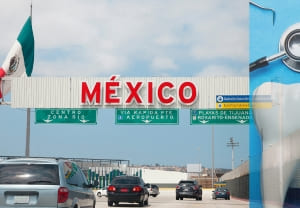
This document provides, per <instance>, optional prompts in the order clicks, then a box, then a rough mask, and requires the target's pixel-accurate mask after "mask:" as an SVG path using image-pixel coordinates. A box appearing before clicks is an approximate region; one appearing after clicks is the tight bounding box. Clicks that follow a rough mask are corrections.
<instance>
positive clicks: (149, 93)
mask: <svg viewBox="0 0 300 208" xmlns="http://www.w3.org/2000/svg"><path fill="white" fill-rule="evenodd" d="M236 86H238V87H236ZM220 92H224V93H226V94H235V95H246V94H248V93H249V85H248V78H247V77H120V76H115V75H112V76H111V77H30V78H15V79H13V81H12V92H11V107H12V108H48V109H52V108H76V109H82V108H85V109H91V108H93V109H95V108H114V109H115V108H149V109H150V108H151V109H153V108H155V109H165V108H169V109H170V108H171V109H181V108H189V109H215V108H216V95H219V93H220ZM32 95H34V96H32Z"/></svg>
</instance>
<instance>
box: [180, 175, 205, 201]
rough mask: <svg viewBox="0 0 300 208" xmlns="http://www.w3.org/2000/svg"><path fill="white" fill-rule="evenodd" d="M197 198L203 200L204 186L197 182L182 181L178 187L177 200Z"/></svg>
mask: <svg viewBox="0 0 300 208" xmlns="http://www.w3.org/2000/svg"><path fill="white" fill-rule="evenodd" d="M183 198H195V199H196V200H202V186H200V185H199V184H198V182H197V181H196V180H181V181H179V183H178V185H177V186H176V200H179V199H180V200H183Z"/></svg>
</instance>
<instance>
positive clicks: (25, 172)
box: [0, 164, 59, 185]
mask: <svg viewBox="0 0 300 208" xmlns="http://www.w3.org/2000/svg"><path fill="white" fill-rule="evenodd" d="M0 184H32V185H41V184H43V185H59V173H58V166H57V165H54V164H1V165H0Z"/></svg>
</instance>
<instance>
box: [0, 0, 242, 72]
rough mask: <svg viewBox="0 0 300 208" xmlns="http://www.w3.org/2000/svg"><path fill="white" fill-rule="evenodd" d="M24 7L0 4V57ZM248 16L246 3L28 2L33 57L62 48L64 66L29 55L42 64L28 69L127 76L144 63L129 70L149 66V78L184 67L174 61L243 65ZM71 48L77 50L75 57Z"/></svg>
mask: <svg viewBox="0 0 300 208" xmlns="http://www.w3.org/2000/svg"><path fill="white" fill-rule="evenodd" d="M29 5H30V1H29V0H28V1H27V0H26V1H22V4H20V1H18V0H3V1H0V7H1V8H6V9H5V10H3V11H2V12H1V13H0V24H1V25H3V27H2V28H5V29H6V30H5V33H2V35H1V38H2V40H4V41H3V42H4V43H3V45H2V47H1V48H0V54H6V51H8V50H9V47H11V45H12V43H13V40H15V38H16V37H17V34H18V32H19V31H20V27H21V25H22V24H24V22H25V19H26V17H27V16H28V14H29ZM16 14H18V15H16ZM247 19H248V1H246V0H245V1H241V0H231V1H230V2H227V1H224V0H213V1H211V0H202V1H199V0H187V1H181V0H164V1H158V0H154V1H148V0H122V1H111V0H99V1H95V0H85V1H82V0H44V1H37V0H33V29H34V34H35V40H36V42H35V44H36V57H40V56H39V53H41V50H44V51H51V50H49V49H53V48H62V49H65V51H68V53H66V54H65V61H63V60H60V59H59V60H51V59H49V58H47V54H46V55H45V56H43V58H39V59H37V58H36V59H35V65H36V66H43V67H41V68H40V67H39V68H38V69H37V67H36V66H35V69H36V70H39V71H38V72H36V73H38V74H40V75H46V74H48V71H49V70H53V66H56V67H55V68H64V65H66V63H67V64H68V65H69V68H72V69H73V70H72V71H71V72H66V73H68V74H67V75H68V76H69V75H72V74H78V73H79V72H77V71H76V70H77V68H78V66H86V67H89V69H86V70H87V71H89V74H90V75H91V76H93V75H103V74H106V73H107V71H109V72H110V73H111V74H114V73H118V72H120V71H122V72H124V73H126V71H128V70H132V68H130V67H129V66H133V65H135V64H137V65H138V64H140V63H144V64H145V63H151V65H150V64H149V66H140V67H136V68H144V69H147V68H148V69H153V70H155V71H154V73H156V74H157V72H158V71H159V70H161V71H162V73H165V72H166V69H177V70H168V72H167V73H168V75H169V76H172V75H176V73H177V72H179V71H181V70H185V71H186V70H188V69H187V68H186V66H184V65H180V64H179V63H191V64H192V63H194V64H198V65H199V64H201V63H202V62H203V61H206V62H207V61H214V60H215V59H219V58H223V59H226V60H230V61H233V62H234V61H239V62H241V61H242V62H244V63H245V65H247V64H248V63H247V62H248V22H247ZM5 26H6V27H5ZM72 48H81V51H77V50H76V56H75V59H76V60H73V59H74V54H73V53H74V52H73V51H72V50H71V49H72ZM48 56H49V57H51V56H52V54H49V55H48ZM158 57H160V58H158ZM166 57H168V58H166ZM3 59H4V58H3ZM0 60H1V58H0ZM173 60H176V64H175V63H174V61H173ZM193 68H196V67H193ZM99 69H100V71H99ZM235 72H236V73H237V74H236V75H239V72H238V71H235ZM69 73H71V74H69ZM34 74H35V71H34V73H33V75H34ZM59 74H63V71H62V72H60V73H59ZM131 74H134V73H131Z"/></svg>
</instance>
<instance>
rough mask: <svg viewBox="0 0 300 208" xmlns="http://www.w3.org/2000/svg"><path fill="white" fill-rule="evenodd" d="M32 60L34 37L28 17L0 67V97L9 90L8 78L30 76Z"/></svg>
mask: <svg viewBox="0 0 300 208" xmlns="http://www.w3.org/2000/svg"><path fill="white" fill-rule="evenodd" d="M33 61H34V37H33V31H32V24H31V17H28V19H27V21H26V22H25V24H24V26H23V28H22V30H21V32H20V34H19V36H18V38H17V40H16V41H15V43H14V45H13V46H12V48H11V49H10V51H9V53H8V55H7V57H6V59H5V60H4V63H3V65H2V67H1V68H0V98H2V97H3V96H4V95H6V94H7V93H9V92H10V84H11V83H10V79H13V77H21V76H28V77H29V76H31V72H32V68H33Z"/></svg>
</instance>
